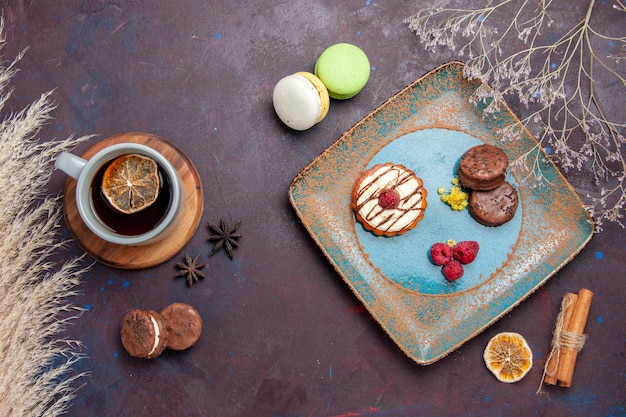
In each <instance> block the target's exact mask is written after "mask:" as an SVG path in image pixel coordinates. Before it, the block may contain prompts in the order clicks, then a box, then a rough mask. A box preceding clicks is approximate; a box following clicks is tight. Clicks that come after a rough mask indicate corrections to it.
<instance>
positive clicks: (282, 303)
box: [2, 0, 626, 417]
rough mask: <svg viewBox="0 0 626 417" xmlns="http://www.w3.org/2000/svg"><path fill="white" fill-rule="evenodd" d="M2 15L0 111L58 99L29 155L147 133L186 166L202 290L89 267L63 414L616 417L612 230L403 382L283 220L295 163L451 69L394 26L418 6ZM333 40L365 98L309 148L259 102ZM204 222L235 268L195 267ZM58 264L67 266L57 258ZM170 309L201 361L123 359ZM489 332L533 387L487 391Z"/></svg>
mask: <svg viewBox="0 0 626 417" xmlns="http://www.w3.org/2000/svg"><path fill="white" fill-rule="evenodd" d="M3 3H4V6H3V7H2V9H3V10H2V11H3V14H4V17H5V19H6V22H5V36H6V38H7V42H8V44H7V45H6V47H5V49H4V50H3V54H4V59H7V60H9V59H12V58H13V57H14V56H15V54H16V53H17V52H18V51H20V50H22V49H24V48H26V47H30V49H29V50H28V52H27V54H26V56H25V57H24V58H23V60H22V61H21V62H20V63H19V64H18V66H19V68H21V72H20V73H19V74H18V75H17V76H16V77H15V78H14V87H15V88H16V91H15V94H14V96H13V98H12V100H11V102H10V105H11V108H12V109H14V110H19V109H21V108H23V107H24V106H25V105H27V104H28V103H30V102H31V101H32V100H34V99H35V98H37V97H38V96H39V95H40V94H42V93H43V92H45V91H49V90H51V89H54V90H55V91H54V94H53V99H54V100H55V101H56V103H57V104H58V108H57V109H56V110H55V111H54V112H53V116H54V118H55V120H54V121H53V122H52V123H51V124H50V125H49V126H47V127H46V128H45V129H43V130H42V132H41V134H40V137H41V138H42V140H47V139H62V138H65V137H67V136H70V135H75V136H82V135H91V134H97V135H99V137H100V138H104V137H107V136H110V135H113V134H117V133H121V132H127V131H146V132H151V133H154V134H157V135H160V136H162V137H165V138H167V139H168V140H170V141H171V142H173V143H174V144H175V145H177V146H178V147H179V148H181V149H182V150H183V151H184V152H186V153H187V154H188V155H189V156H190V157H191V159H192V160H193V161H194V163H195V164H196V167H197V169H198V171H199V173H200V176H201V178H202V181H203V186H204V198H205V211H204V215H203V219H202V222H201V226H200V228H199V229H198V231H197V232H196V234H195V236H194V238H193V239H192V240H191V241H190V242H189V244H188V245H187V246H186V247H185V248H184V252H187V253H189V254H190V255H192V256H195V255H196V254H201V255H202V256H201V261H202V262H205V263H207V266H206V267H205V269H204V272H205V274H206V275H207V277H206V278H205V279H203V280H200V281H199V282H197V283H195V284H194V285H193V286H192V287H191V288H189V287H187V284H186V281H185V280H184V279H173V277H174V275H175V273H176V269H175V267H174V265H175V262H176V261H180V260H182V253H181V254H180V255H177V256H176V257H175V258H174V259H172V260H171V261H168V262H166V263H164V264H163V265H161V266H159V267H156V268H152V269H147V270H141V271H123V270H116V269H112V268H109V267H105V266H102V265H95V266H93V268H92V269H91V271H90V273H89V274H88V275H87V276H86V277H85V280H84V283H83V284H82V285H81V288H80V289H81V290H82V292H83V296H82V297H80V298H76V299H74V300H71V301H72V302H74V303H76V304H78V305H81V306H84V307H85V308H86V309H87V311H86V312H85V314H84V315H83V316H82V317H81V318H80V319H79V320H77V321H76V322H75V324H74V325H73V326H72V327H71V328H69V329H68V331H67V332H68V335H69V337H72V338H77V339H80V340H82V341H83V342H84V349H83V352H84V353H85V354H86V355H87V358H86V359H84V360H82V361H81V362H79V363H78V364H77V365H76V368H75V369H76V372H77V373H79V372H82V371H89V372H90V376H88V377H84V378H82V379H81V380H80V382H79V383H78V384H84V385H83V386H82V387H81V388H80V390H79V391H78V396H77V398H76V399H75V400H74V401H73V403H72V408H71V409H70V411H69V415H71V416H344V417H347V416H350V417H352V416H434V415H439V416H449V415H468V416H500V415H501V416H532V415H539V416H618V415H625V414H626V411H625V410H624V406H625V402H624V397H625V389H624V387H625V386H626V381H625V378H624V372H625V363H626V361H625V358H624V354H625V349H624V347H625V346H624V345H625V344H624V336H625V333H624V328H623V324H622V319H623V314H624V305H625V303H624V292H625V290H626V282H625V281H626V280H625V279H624V278H625V272H624V270H625V268H624V249H623V246H622V245H623V237H624V232H623V229H621V228H620V227H619V226H617V225H615V224H610V225H606V226H605V228H604V231H603V232H602V233H600V234H598V235H596V236H595V237H594V238H593V239H592V240H591V242H590V243H589V244H588V246H587V247H586V248H585V249H584V250H583V251H582V253H580V254H579V255H578V256H577V257H576V258H575V259H574V260H573V261H572V262H570V263H569V264H568V265H566V266H565V267H564V268H563V269H562V270H561V271H559V272H558V273H557V274H556V275H555V276H554V277H553V278H551V279H550V280H549V281H548V282H547V283H546V284H545V285H544V286H543V287H541V288H540V289H539V290H538V291H537V292H536V293H534V294H533V295H531V296H530V297H529V298H528V299H527V300H525V301H524V302H522V303H521V304H520V305H519V306H518V307H517V308H515V309H514V310H512V311H511V312H510V313H509V314H506V315H505V316H504V317H503V318H502V319H500V320H499V321H498V322H497V323H495V324H494V325H493V326H491V327H490V328H488V329H486V330H485V331H484V332H483V333H482V334H480V335H478V336H477V337H475V338H474V339H472V340H470V341H469V342H467V343H466V344H464V345H463V346H462V347H461V348H459V349H458V350H456V351H454V352H453V353H451V354H450V355H449V356H447V357H445V358H443V359H442V360H440V361H438V362H436V363H434V364H432V365H429V366H420V365H417V364H415V363H414V362H412V361H411V360H409V359H408V358H406V357H405V355H404V354H403V353H402V351H401V350H400V349H399V348H398V347H397V346H396V345H395V344H394V343H393V342H392V341H391V339H390V338H389V337H388V336H387V335H386V333H385V332H384V331H383V330H382V329H381V328H380V326H379V325H378V324H377V323H376V322H375V321H374V320H373V319H372V318H371V316H370V315H369V314H368V313H367V311H366V310H365V309H364V308H363V307H362V305H360V303H359V302H358V300H357V299H356V298H355V297H354V296H353V294H352V293H351V292H350V290H349V289H348V287H347V286H346V285H345V284H344V282H343V281H342V280H341V278H340V277H339V276H338V275H337V273H336V272H335V271H334V269H333V268H332V267H331V266H330V265H329V263H328V262H327V261H326V259H325V258H324V256H323V255H322V253H321V251H320V250H319V249H318V247H317V246H316V245H315V243H314V242H313V240H312V239H311V238H310V237H309V235H308V234H307V233H306V230H305V229H304V227H303V226H302V225H301V224H300V223H299V221H298V219H297V217H296V215H295V213H294V211H293V210H292V208H291V207H290V204H289V202H288V198H287V191H288V187H289V184H290V182H291V180H292V179H293V178H294V177H295V176H296V175H297V174H298V173H299V172H300V171H301V170H302V169H303V168H304V167H305V166H306V165H308V164H309V162H310V161H312V160H313V159H314V158H315V157H316V156H317V155H319V154H320V153H321V152H323V151H324V149H326V148H327V147H328V146H329V145H330V144H331V143H333V142H334V141H335V140H336V139H338V138H339V137H340V136H341V134H343V133H344V132H345V131H346V130H347V129H349V128H350V127H351V126H352V125H353V124H354V123H356V122H357V121H358V120H360V119H361V118H362V117H364V116H365V115H367V114H368V113H369V112H371V111H372V110H374V109H375V108H376V107H378V106H379V105H381V104H382V103H383V102H384V101H385V100H386V99H387V98H389V97H391V96H392V95H394V94H395V93H396V92H398V91H399V90H400V89H401V88H403V87H404V86H406V85H407V84H409V83H410V82H412V81H414V80H415V79H416V78H418V77H419V76H421V75H423V74H424V73H425V72H427V71H428V70H430V69H432V68H434V67H435V66H437V65H439V64H441V63H443V62H446V61H448V60H451V59H453V58H454V57H453V56H452V55H451V53H449V52H445V53H442V54H441V55H439V56H434V55H431V54H427V53H424V52H423V51H422V48H421V45H420V44H419V42H418V39H417V38H416V36H415V35H414V34H413V33H411V32H410V31H409V30H408V28H407V25H406V24H405V23H403V21H402V20H403V19H404V18H406V17H408V16H410V15H412V14H413V13H414V12H416V11H417V9H418V7H419V2H405V1H389V2H385V1H379V2H374V1H372V2H370V1H365V0H360V1H330V0H325V1H293V2H286V1H275V0H271V1H265V0H264V1H242V0H238V1H213V2H210V1H197V0H193V1H192V0H189V1H183V2H176V1H121V0H120V1H93V0H92V1H82V0H71V1H70V0H56V1H52V0H50V1H40V2H35V1H6V0H5V1H4V2H3ZM411 3H413V4H411ZM558 3H562V4H563V5H565V4H568V3H569V2H568V1H565V0H562V1H559V2H558ZM597 3H598V5H597V8H598V11H597V15H598V18H600V19H609V20H607V24H609V23H610V24H613V25H615V24H616V22H619V20H615V19H619V16H616V14H615V12H614V11H612V10H611V5H612V2H610V1H605V2H597ZM568 7H569V6H568ZM557 9H558V7H556V8H555V10H557ZM621 21H622V23H623V18H622V20H621ZM557 24H558V23H557ZM602 26H603V25H600V27H602ZM622 27H623V26H622ZM339 41H345V42H351V43H354V44H357V45H359V46H360V47H361V48H362V49H363V50H364V51H365V52H366V53H367V54H368V56H369V58H370V62H371V64H372V66H373V72H372V76H371V78H370V81H369V83H368V85H367V86H366V87H365V89H364V90H363V91H362V92H361V93H360V94H359V95H358V96H356V97H355V98H353V99H351V100H348V101H345V102H338V101H333V102H332V103H331V109H330V112H329V114H328V117H327V118H326V119H325V120H324V121H323V122H322V123H320V124H319V125H317V126H316V127H314V128H312V129H311V130H309V131H306V132H301V133H298V132H294V131H290V130H289V129H287V128H286V127H284V126H283V125H281V123H280V122H279V120H278V119H277V117H276V116H275V114H274V112H273V109H272V105H271V92H272V89H273V87H274V84H275V83H276V82H277V81H278V80H279V79H280V78H282V77H283V76H285V75H288V74H290V73H293V72H296V71H301V70H308V71H311V70H312V69H313V66H314V63H315V60H316V59H317V56H318V55H319V54H320V53H321V52H322V51H323V50H324V49H325V48H326V47H327V46H329V45H331V44H333V43H335V42H339ZM599 88H601V89H602V88H603V89H605V90H606V91H608V89H607V86H606V85H600V86H599ZM604 96H605V97H606V100H607V102H606V103H605V104H607V107H608V108H611V109H614V110H613V111H616V112H620V111H621V112H623V103H624V101H623V100H624V99H623V97H622V96H620V95H612V96H611V95H610V94H604ZM610 100H613V102H611V101H610ZM514 110H515V107H514ZM96 140H97V138H95V139H93V140H91V141H90V142H89V143H85V144H83V145H81V146H80V147H79V149H78V150H77V151H78V152H80V151H81V150H84V149H86V148H87V147H88V146H90V145H91V144H93V143H94V142H95V141H96ZM64 180H65V176H64V175H62V174H61V173H55V175H54V177H53V181H52V183H51V184H50V193H51V194H57V193H59V192H60V191H61V190H62V185H63V182H64ZM573 182H574V185H575V186H576V187H577V189H578V191H579V192H580V193H581V194H583V195H584V194H585V193H586V192H587V190H588V188H589V187H590V186H589V185H588V184H589V183H590V181H588V180H585V179H584V178H582V179H581V176H580V175H577V176H576V181H573ZM221 218H225V219H227V221H229V222H234V221H235V220H237V219H239V218H241V219H242V225H241V228H240V231H241V233H242V234H243V238H242V239H241V240H240V243H241V247H240V248H239V249H237V250H236V251H235V256H234V260H230V259H229V258H228V256H226V254H225V253H224V252H220V253H218V254H216V255H215V256H213V257H211V258H208V253H209V251H210V249H211V244H210V243H209V242H208V241H207V238H208V236H209V231H208V229H207V227H206V224H207V223H213V224H217V223H218V222H219V221H220V219H221ZM66 237H67V236H66ZM70 248H71V252H72V254H73V255H79V254H80V253H81V251H80V249H79V248H78V246H77V245H75V244H73V243H72V244H71V246H70ZM582 287H585V288H588V289H590V290H592V291H593V292H594V293H595V297H594V300H593V304H592V308H591V312H590V316H589V320H588V323H587V329H586V332H587V333H588V334H589V335H590V337H589V340H588V341H587V344H586V346H585V348H584V349H583V350H582V352H581V353H580V355H579V360H578V362H577V366H576V372H575V376H574V382H573V387H572V388H569V389H564V388H557V387H545V388H544V391H545V392H546V393H547V395H535V391H536V390H537V387H538V384H539V381H540V380H541V374H542V367H543V364H544V362H545V360H546V357H547V353H548V352H547V351H548V347H549V343H550V339H551V331H552V326H553V323H554V319H555V317H556V314H557V312H558V309H559V305H560V301H561V297H562V296H563V294H564V293H565V292H567V291H571V292H577V291H578V290H579V289H580V288H582ZM177 301H179V302H185V303H189V304H191V305H193V306H195V307H196V308H197V309H198V310H199V311H200V314H201V315H202V318H203V321H204V328H203V333H202V337H201V339H200V341H199V342H198V344H197V345H196V346H194V347H193V348H191V349H190V350H188V351H182V352H173V351H166V352H165V353H164V354H163V355H162V356H161V357H159V358H157V359H155V360H151V361H149V360H140V359H136V358H132V357H130V356H129V355H128V354H127V353H126V352H125V351H124V349H123V347H122V345H121V343H120V339H119V326H120V320H121V317H122V316H123V314H124V313H125V312H126V311H127V310H129V309H131V308H142V309H148V308H149V309H154V310H160V309H162V308H163V307H165V306H166V305H168V304H170V303H172V302H177ZM500 331H516V332H519V333H521V334H523V335H524V336H525V337H526V339H527V340H528V342H529V344H530V346H531V347H532V348H533V351H534V354H535V360H534V367H533V369H532V370H531V372H530V373H529V374H528V375H527V377H526V378H525V379H524V380H522V381H521V382H519V383H516V384H513V385H508V384H502V383H499V382H498V381H497V380H496V379H495V378H494V377H493V376H492V375H491V374H490V373H489V371H488V370H487V369H486V368H485V366H484V364H483V359H482V352H483V349H484V347H485V345H486V344H487V341H488V340H489V339H490V338H491V337H492V336H493V335H495V334H496V333H498V332H500ZM78 384H77V385H78Z"/></svg>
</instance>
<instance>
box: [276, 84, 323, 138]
mask: <svg viewBox="0 0 626 417" xmlns="http://www.w3.org/2000/svg"><path fill="white" fill-rule="evenodd" d="M272 100H273V103H274V110H275V111H276V114H277V115H278V117H279V118H280V120H281V121H282V122H283V123H284V124H286V125H287V126H289V127H290V128H292V129H294V130H307V129H309V128H311V127H313V126H314V125H315V124H317V123H319V122H321V121H322V120H323V119H324V117H326V114H327V113H328V107H329V106H330V98H329V96H328V90H327V89H326V86H325V85H324V83H322V81H321V80H320V79H319V78H317V77H316V76H315V75H314V74H312V73H309V72H297V73H295V74H291V75H288V76H286V77H284V78H282V79H281V80H280V81H278V83H277V84H276V86H275V87H274V93H273V95H272Z"/></svg>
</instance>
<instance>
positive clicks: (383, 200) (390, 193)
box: [352, 163, 427, 236]
mask: <svg viewBox="0 0 626 417" xmlns="http://www.w3.org/2000/svg"><path fill="white" fill-rule="evenodd" d="M426 194H427V193H426V189H425V188H424V183H423V181H422V179H421V178H419V177H418V176H416V175H415V174H414V173H413V172H412V171H411V170H409V169H407V168H406V167H405V166H403V165H399V164H391V163H386V164H378V165H375V166H373V167H372V168H370V169H368V170H367V171H365V172H364V173H363V174H362V175H361V177H359V179H357V181H356V182H355V184H354V188H353V189H352V208H353V210H354V212H355V214H356V218H357V220H358V221H360V222H361V223H362V224H363V226H364V227H365V228H366V229H367V230H370V231H371V232H373V233H374V234H376V235H378V236H395V235H399V234H402V233H405V232H407V231H408V230H411V229H413V228H414V227H415V226H416V225H417V223H418V222H419V221H420V220H421V219H422V218H423V217H424V211H425V210H426V205H427V204H426Z"/></svg>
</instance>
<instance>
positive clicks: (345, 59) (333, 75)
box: [315, 43, 370, 100]
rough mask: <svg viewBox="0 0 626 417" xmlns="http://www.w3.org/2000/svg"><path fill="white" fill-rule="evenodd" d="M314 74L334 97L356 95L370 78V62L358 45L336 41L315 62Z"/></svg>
mask: <svg viewBox="0 0 626 417" xmlns="http://www.w3.org/2000/svg"><path fill="white" fill-rule="evenodd" d="M315 75H317V77H318V78H319V79H320V80H322V82H323V83H324V85H326V88H327V89H328V95H329V96H330V97H332V98H334V99H338V100H345V99H348V98H352V97H354V96H356V95H357V94H358V93H359V92H360V91H361V90H362V89H363V87H365V84H367V81H368V80H369V78H370V62H369V60H368V59H367V55H365V52H363V51H362V50H361V49H360V48H359V47H358V46H355V45H352V44H350V43H337V44H334V45H332V46H329V47H328V48H326V49H325V50H324V52H322V54H321V55H320V57H319V58H318V59H317V62H316V63H315Z"/></svg>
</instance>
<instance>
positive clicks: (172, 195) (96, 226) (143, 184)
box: [55, 143, 182, 246]
mask: <svg viewBox="0 0 626 417" xmlns="http://www.w3.org/2000/svg"><path fill="white" fill-rule="evenodd" d="M55 166H56V167H57V168H59V169H60V170H62V171H63V172H65V173H66V174H68V175H69V176H71V177H73V178H75V179H76V180H77V183H76V206H77V208H78V213H79V215H80V217H81V219H82V220H83V222H84V223H85V225H86V226H87V227H88V228H89V229H90V230H91V231H92V232H93V233H94V234H95V235H97V236H98V237H100V238H101V239H104V240H106V241H107V242H110V243H114V244H118V245H128V246H140V245H149V244H153V243H156V242H159V241H160V240H162V239H164V238H165V237H167V236H168V235H169V234H170V233H171V231H172V230H173V229H174V227H175V226H176V223H177V222H178V220H179V217H180V212H181V211H182V210H181V205H182V187H181V182H180V178H179V176H178V173H177V171H176V168H174V166H173V165H172V164H171V163H170V162H169V161H168V160H167V158H165V157H164V156H163V155H162V154H160V153H159V152H158V151H156V150H154V149H152V148H150V147H149V146H145V145H142V144H138V143H118V144H115V145H111V146H109V147H106V148H104V149H102V150H101V151H99V152H98V153H96V154H95V155H94V156H93V157H91V158H90V159H89V160H85V159H83V158H81V157H78V156H76V155H73V154H71V153H68V152H63V153H61V154H60V155H59V156H58V158H57V160H56V162H55Z"/></svg>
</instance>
